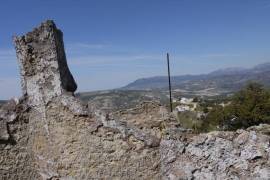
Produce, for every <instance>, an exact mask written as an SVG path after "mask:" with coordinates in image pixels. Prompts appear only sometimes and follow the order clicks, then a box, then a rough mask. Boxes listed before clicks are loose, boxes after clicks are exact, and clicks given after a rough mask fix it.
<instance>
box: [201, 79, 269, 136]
mask: <svg viewBox="0 0 270 180" xmlns="http://www.w3.org/2000/svg"><path fill="white" fill-rule="evenodd" d="M260 123H270V91H269V90H268V89H265V88H264V87H263V86H262V85H260V84H258V83H250V84H248V85H247V86H246V87H245V88H244V89H242V90H241V91H239V92H238V93H236V94H235V95H234V96H233V97H232V98H231V99H230V103H228V105H226V106H222V105H219V104H217V105H215V106H214V107H213V108H212V109H211V111H210V112H209V113H208V114H207V116H206V117H205V119H204V120H203V123H202V125H201V127H200V130H201V131H211V130H236V129H239V128H248V127H250V126H253V125H258V124H260Z"/></svg>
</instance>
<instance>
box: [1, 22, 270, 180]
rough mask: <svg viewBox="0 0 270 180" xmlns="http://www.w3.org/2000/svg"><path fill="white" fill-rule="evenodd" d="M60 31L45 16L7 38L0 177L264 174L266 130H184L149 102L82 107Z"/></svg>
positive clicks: (268, 172) (269, 173) (268, 173)
mask: <svg viewBox="0 0 270 180" xmlns="http://www.w3.org/2000/svg"><path fill="white" fill-rule="evenodd" d="M62 36H63V35H62V33H61V31H60V30H58V29H57V28H56V26H55V24H54V23H53V22H52V21H46V22H44V23H42V24H41V25H40V26H39V27H37V28H35V29H34V30H33V31H32V32H30V33H27V34H26V35H25V36H21V37H15V39H14V42H15V47H16V52H17V56H18V61H19V64H20V71H21V79H22V89H23V97H22V98H21V99H20V100H18V101H13V102H10V104H8V105H6V107H4V108H2V109H0V130H1V131H0V179H8V180H10V179H63V180H64V179H76V180H77V179H78V180H80V179H256V178H257V179H269V177H270V169H269V167H270V165H269V160H270V159H269V156H270V145H269V142H270V138H269V136H267V135H263V134H262V133H260V132H256V131H255V130H254V129H250V130H248V131H244V130H241V131H238V132H212V133H208V134H200V135H196V134H192V132H190V131H188V130H185V129H183V128H181V127H179V124H178V123H177V121H176V120H175V119H174V118H173V117H172V116H171V115H170V114H169V113H168V112H167V111H166V109H165V108H163V107H161V106H160V105H158V104H156V103H152V102H148V103H143V104H142V105H140V106H138V107H137V108H135V109H130V110H126V111H122V112H117V113H113V114H110V115H106V114H104V113H103V112H102V111H100V110H98V109H95V108H93V107H89V109H90V110H88V111H87V110H86V107H84V106H83V105H82V104H81V102H80V101H79V100H77V99H76V98H74V96H73V92H74V91H75V90H76V83H75V81H74V79H73V77H72V75H71V73H70V72H69V69H68V66H67V62H66V58H65V52H64V46H63V37H62ZM264 131H265V129H264Z"/></svg>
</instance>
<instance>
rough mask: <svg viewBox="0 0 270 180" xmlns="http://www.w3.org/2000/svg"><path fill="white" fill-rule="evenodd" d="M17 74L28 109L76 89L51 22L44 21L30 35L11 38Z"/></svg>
mask: <svg viewBox="0 0 270 180" xmlns="http://www.w3.org/2000/svg"><path fill="white" fill-rule="evenodd" d="M14 44H15V47H16V52H17V57H18V61H19V65H20V71H21V82H22V89H23V94H24V95H28V97H29V102H28V103H30V104H32V105H40V104H46V103H48V102H49V101H51V100H52V99H53V98H55V97H57V96H59V95H61V94H63V93H64V92H74V91H75V90H76V89H77V85H76V83H75V81H74V79H73V76H72V75H71V73H70V71H69V69H68V66H67V62H66V55H65V51H64V44H63V34H62V32H61V31H60V30H58V29H57V28H56V26H55V24H54V22H53V21H46V22H44V23H42V24H41V25H40V26H39V27H38V28H35V29H34V30H33V31H32V32H29V33H27V34H26V35H24V36H21V37H14Z"/></svg>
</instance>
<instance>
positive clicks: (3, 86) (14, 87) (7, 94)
mask: <svg viewBox="0 0 270 180" xmlns="http://www.w3.org/2000/svg"><path fill="white" fill-rule="evenodd" d="M0 90H1V93H0V99H1V100H2V99H4V100H5V99H10V98H12V97H20V96H21V87H20V79H19V78H14V77H5V78H1V79H0Z"/></svg>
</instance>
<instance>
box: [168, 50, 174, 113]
mask: <svg viewBox="0 0 270 180" xmlns="http://www.w3.org/2000/svg"><path fill="white" fill-rule="evenodd" d="M167 65H168V78H169V92H170V108H171V112H173V107H172V86H171V72H170V56H169V53H167Z"/></svg>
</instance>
